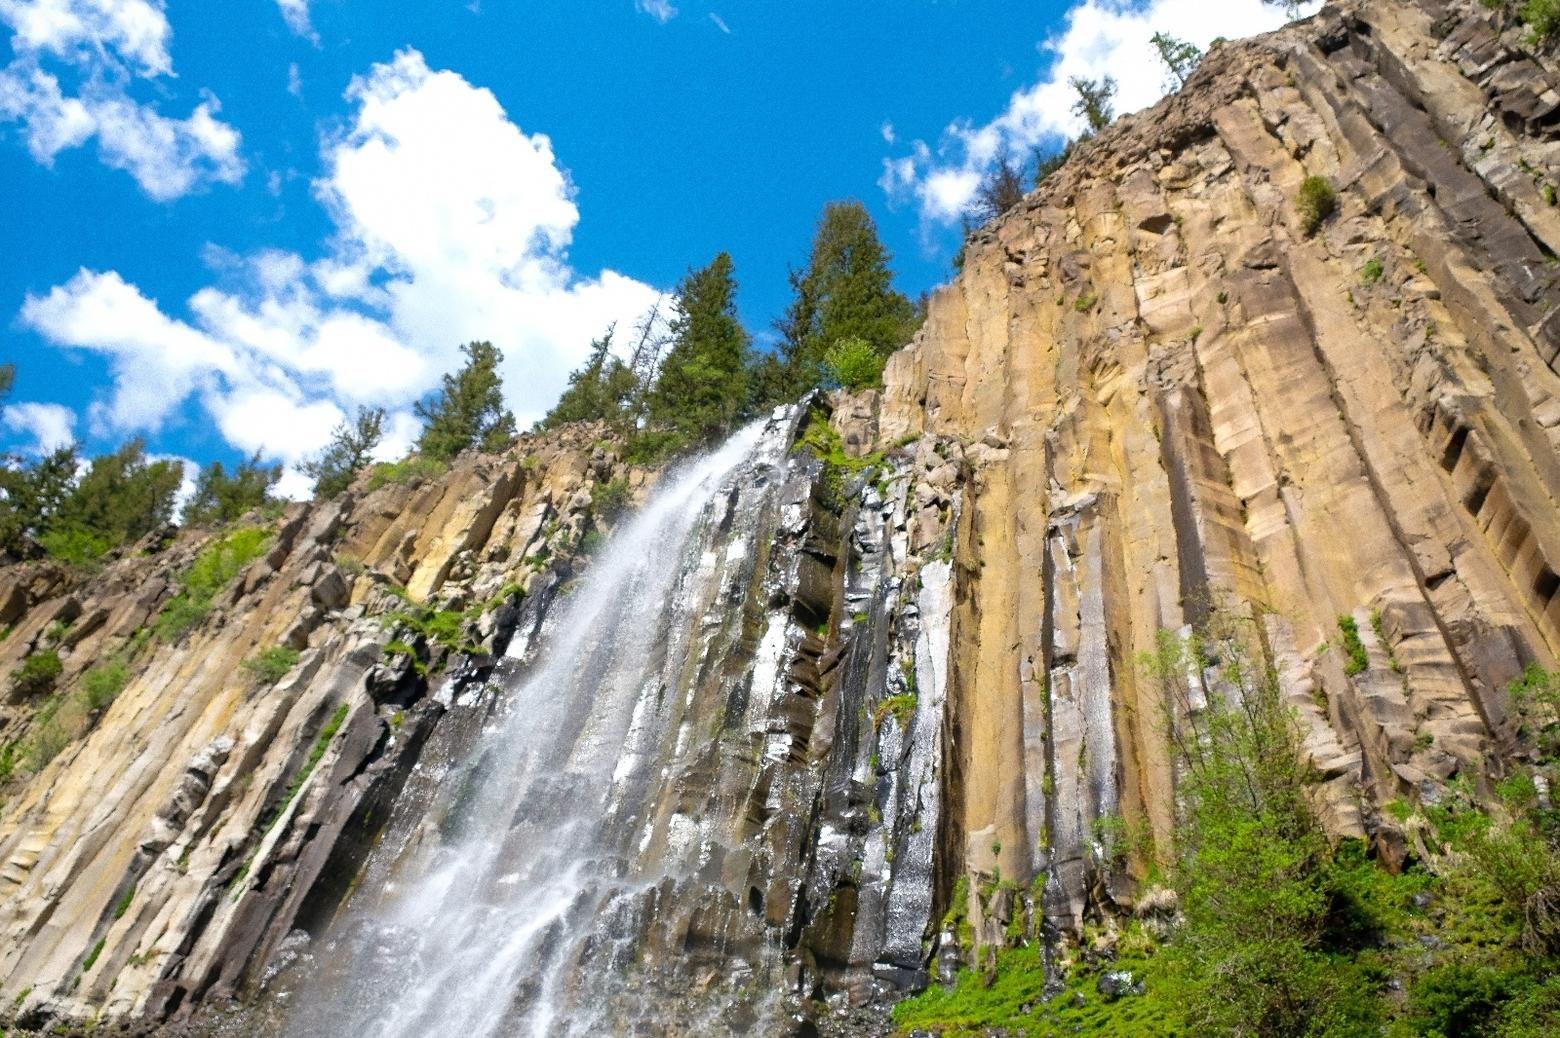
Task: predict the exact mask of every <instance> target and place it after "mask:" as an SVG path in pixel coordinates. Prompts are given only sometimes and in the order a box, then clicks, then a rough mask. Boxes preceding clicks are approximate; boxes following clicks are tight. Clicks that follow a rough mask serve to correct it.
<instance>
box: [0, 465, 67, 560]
mask: <svg viewBox="0 0 1560 1038" xmlns="http://www.w3.org/2000/svg"><path fill="white" fill-rule="evenodd" d="M6 460H7V462H8V463H7V464H5V465H3V466H0V553H4V554H6V555H9V556H11V557H13V558H24V557H26V556H27V555H28V554H29V549H28V541H29V539H32V538H36V537H38V536H39V535H40V534H42V533H43V532H44V530H45V529H46V525H47V522H48V520H49V519H50V518H51V517H52V516H53V515H54V514H55V513H56V512H58V511H59V507H60V503H61V502H62V501H64V500H65V498H66V496H67V495H69V493H70V487H71V483H72V481H74V480H75V478H76V469H77V467H78V466H79V465H80V456H79V454H78V452H77V449H76V447H75V445H74V444H68V445H66V446H64V447H60V448H57V449H56V450H54V451H51V452H50V453H48V454H45V455H44V456H43V457H41V458H39V459H38V460H37V461H34V462H32V463H31V464H25V463H24V462H23V460H22V459H21V458H9V459H6Z"/></svg>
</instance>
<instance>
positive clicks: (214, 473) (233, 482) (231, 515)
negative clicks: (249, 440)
mask: <svg viewBox="0 0 1560 1038" xmlns="http://www.w3.org/2000/svg"><path fill="white" fill-rule="evenodd" d="M281 478H282V467H281V466H280V465H272V466H270V467H269V468H267V467H266V466H264V465H262V464H260V452H259V451H255V453H254V455H253V456H252V457H250V458H247V459H245V460H244V461H241V462H239V463H238V467H237V468H235V469H234V470H233V474H232V475H228V473H227V470H226V469H225V468H224V467H223V465H222V462H220V461H213V462H212V463H211V464H210V465H207V466H206V467H205V468H203V469H201V470H200V476H199V477H198V478H197V479H196V480H195V493H194V495H193V496H192V497H191V498H190V500H189V503H188V504H186V505H185V506H184V516H183V518H184V522H185V523H186V524H188V525H192V526H221V525H222V524H224V523H230V522H232V521H233V520H235V519H237V518H238V517H239V516H241V515H243V514H244V513H246V512H248V511H250V510H251V509H255V508H260V507H262V506H264V505H265V504H267V503H268V502H270V501H272V500H273V499H272V497H271V488H272V487H274V486H276V482H277V480H279V479H281Z"/></svg>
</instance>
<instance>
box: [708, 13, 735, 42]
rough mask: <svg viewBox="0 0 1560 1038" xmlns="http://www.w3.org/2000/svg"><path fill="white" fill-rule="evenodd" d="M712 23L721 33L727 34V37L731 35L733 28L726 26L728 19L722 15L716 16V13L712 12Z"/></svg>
mask: <svg viewBox="0 0 1560 1038" xmlns="http://www.w3.org/2000/svg"><path fill="white" fill-rule="evenodd" d="M710 21H712V22H714V23H715V28H717V29H719V30H720V31H721V32H723V33H725V34H726V35H727V36H730V35H731V26H729V25H727V24H726V19H724V18H722V17H721V16H720V15H718V14H716V13H715V12H714V11H711V12H710Z"/></svg>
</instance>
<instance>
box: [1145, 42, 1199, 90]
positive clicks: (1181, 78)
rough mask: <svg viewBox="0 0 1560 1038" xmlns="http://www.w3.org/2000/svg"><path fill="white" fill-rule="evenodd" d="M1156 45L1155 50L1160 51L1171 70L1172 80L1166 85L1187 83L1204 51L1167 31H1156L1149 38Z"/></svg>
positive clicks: (1161, 59) (1163, 60)
mask: <svg viewBox="0 0 1560 1038" xmlns="http://www.w3.org/2000/svg"><path fill="white" fill-rule="evenodd" d="M1149 42H1150V43H1152V44H1153V45H1154V50H1156V51H1157V52H1158V53H1159V60H1160V61H1161V62H1163V63H1164V66H1165V68H1166V69H1167V70H1169V72H1170V76H1171V80H1172V81H1170V82H1167V83H1166V84H1165V85H1166V86H1167V87H1169V88H1170V89H1172V90H1173V89H1176V88H1178V87H1183V86H1185V85H1186V81H1187V80H1188V79H1189V78H1191V75H1192V73H1193V72H1195V71H1197V65H1198V63H1199V62H1201V61H1202V56H1203V55H1202V51H1200V50H1198V49H1197V47H1196V45H1195V44H1191V43H1188V42H1186V41H1185V40H1178V39H1176V38H1175V37H1174V36H1170V35H1168V34H1166V33H1162V32H1156V33H1154V35H1153V36H1152V37H1151V38H1150V39H1149Z"/></svg>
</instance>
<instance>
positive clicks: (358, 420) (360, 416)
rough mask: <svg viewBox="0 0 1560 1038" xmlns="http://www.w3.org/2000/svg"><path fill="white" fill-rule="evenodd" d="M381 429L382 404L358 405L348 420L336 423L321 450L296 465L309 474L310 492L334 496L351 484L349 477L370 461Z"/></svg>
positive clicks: (382, 427)
mask: <svg viewBox="0 0 1560 1038" xmlns="http://www.w3.org/2000/svg"><path fill="white" fill-rule="evenodd" d="M384 428H385V409H384V408H382V407H359V408H358V409H357V417H355V418H354V419H353V420H352V421H351V422H350V423H348V422H342V423H341V424H340V425H338V426H336V428H335V429H334V430H333V431H332V432H331V434H330V443H329V444H327V445H326V447H325V449H324V450H323V451H321V452H320V453H319V455H318V456H317V457H315V458H312V459H310V460H309V461H306V462H304V463H303V464H302V465H300V466H299V468H300V469H301V470H302V472H303V474H304V475H306V476H311V477H313V479H314V495H315V496H316V497H335V496H336V495H337V494H339V493H341V492H342V491H344V490H346V489H347V488H348V487H349V486H351V485H352V480H353V478H354V477H356V476H357V474H358V473H359V472H361V471H362V470H363V469H365V468H367V467H368V463H369V462H370V461H372V460H373V456H374V448H375V447H378V446H379V441H380V440H381V439H383V437H384Z"/></svg>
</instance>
